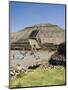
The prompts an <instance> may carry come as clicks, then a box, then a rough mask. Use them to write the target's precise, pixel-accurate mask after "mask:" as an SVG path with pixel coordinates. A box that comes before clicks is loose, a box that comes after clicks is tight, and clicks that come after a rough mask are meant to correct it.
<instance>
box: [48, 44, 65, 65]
mask: <svg viewBox="0 0 68 90" xmlns="http://www.w3.org/2000/svg"><path fill="white" fill-rule="evenodd" d="M65 48H66V47H65V43H61V44H60V45H59V46H58V49H57V52H56V53H54V54H53V55H52V56H51V58H50V60H49V63H50V64H52V65H62V66H66V58H65V57H66V49H65Z"/></svg>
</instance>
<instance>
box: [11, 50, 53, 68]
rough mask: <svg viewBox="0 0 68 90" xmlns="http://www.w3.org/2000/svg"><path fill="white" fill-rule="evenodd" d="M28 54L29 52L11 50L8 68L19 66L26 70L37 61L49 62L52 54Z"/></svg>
mask: <svg viewBox="0 0 68 90" xmlns="http://www.w3.org/2000/svg"><path fill="white" fill-rule="evenodd" d="M30 53H31V52H30V51H19V50H11V51H10V67H12V66H16V65H17V64H21V65H22V66H23V67H25V68H28V66H30V65H32V64H33V63H34V62H35V61H37V60H49V58H50V57H51V55H52V54H53V53H54V52H50V53H49V52H48V51H37V52H35V54H34V55H31V54H30Z"/></svg>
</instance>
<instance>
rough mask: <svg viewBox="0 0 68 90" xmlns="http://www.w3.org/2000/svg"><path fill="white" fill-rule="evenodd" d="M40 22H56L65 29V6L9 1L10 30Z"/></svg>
mask: <svg viewBox="0 0 68 90" xmlns="http://www.w3.org/2000/svg"><path fill="white" fill-rule="evenodd" d="M41 23H51V24H56V25H58V26H60V27H61V28H64V29H65V6H64V5H53V4H38V3H19V2H10V30H11V31H12V32H16V31H19V30H21V29H23V28H25V27H28V26H32V25H34V24H41Z"/></svg>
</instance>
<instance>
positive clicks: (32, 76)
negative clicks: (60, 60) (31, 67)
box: [10, 67, 65, 88]
mask: <svg viewBox="0 0 68 90" xmlns="http://www.w3.org/2000/svg"><path fill="white" fill-rule="evenodd" d="M64 83H65V70H64V68H63V67H60V68H54V69H50V68H48V69H36V70H35V71H32V72H27V73H26V74H24V75H23V74H21V76H20V77H16V78H15V79H14V80H12V81H11V82H10V87H11V88H14V87H30V86H47V85H62V84H64Z"/></svg>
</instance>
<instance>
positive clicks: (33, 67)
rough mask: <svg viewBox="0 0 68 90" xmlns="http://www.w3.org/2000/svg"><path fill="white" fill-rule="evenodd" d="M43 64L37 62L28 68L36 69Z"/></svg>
mask: <svg viewBox="0 0 68 90" xmlns="http://www.w3.org/2000/svg"><path fill="white" fill-rule="evenodd" d="M40 65H41V64H36V65H32V66H29V67H28V69H36V68H38V67H40Z"/></svg>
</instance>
